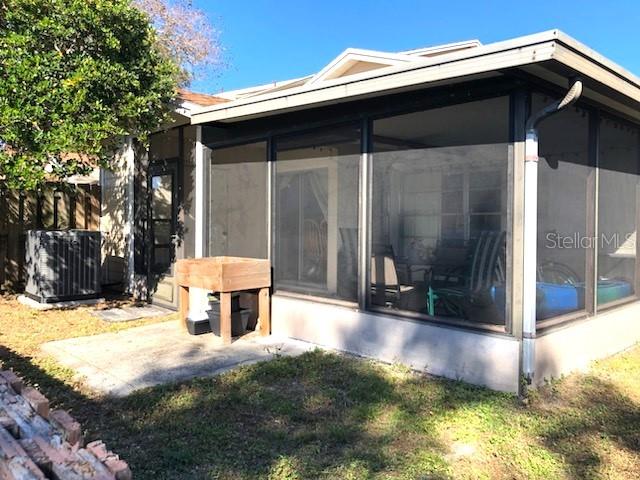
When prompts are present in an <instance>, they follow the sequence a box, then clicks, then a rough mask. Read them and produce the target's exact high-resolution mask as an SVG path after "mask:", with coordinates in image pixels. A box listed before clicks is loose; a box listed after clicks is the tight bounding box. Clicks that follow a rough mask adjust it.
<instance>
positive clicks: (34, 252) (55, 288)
mask: <svg viewBox="0 0 640 480" xmlns="http://www.w3.org/2000/svg"><path fill="white" fill-rule="evenodd" d="M25 270H26V276H27V284H26V289H25V293H26V294H27V295H28V296H30V297H32V298H35V299H36V300H38V301H39V302H58V301H63V300H78V299H86V298H95V297H97V296H98V295H99V293H100V232H89V231H85V230H69V231H44V230H29V231H28V232H27V235H26V241H25Z"/></svg>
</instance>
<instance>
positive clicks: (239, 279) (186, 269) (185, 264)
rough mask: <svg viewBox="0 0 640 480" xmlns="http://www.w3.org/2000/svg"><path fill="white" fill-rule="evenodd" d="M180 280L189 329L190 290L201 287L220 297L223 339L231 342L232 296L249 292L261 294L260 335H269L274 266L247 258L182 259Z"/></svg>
mask: <svg viewBox="0 0 640 480" xmlns="http://www.w3.org/2000/svg"><path fill="white" fill-rule="evenodd" d="M176 278H177V283H178V288H179V290H180V319H181V322H182V325H183V327H184V328H185V330H186V328H187V315H188V313H189V288H201V289H203V290H208V291H210V292H216V293H219V294H220V336H221V338H222V342H223V343H224V344H230V343H231V294H232V293H233V292H240V291H246V290H259V292H258V322H259V326H260V334H261V335H263V336H266V335H269V333H270V331H271V322H270V298H269V288H270V287H271V263H270V262H269V260H261V259H256V258H243V257H204V258H192V259H185V260H178V261H177V263H176Z"/></svg>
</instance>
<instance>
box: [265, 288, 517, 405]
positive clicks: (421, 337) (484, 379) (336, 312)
mask: <svg viewBox="0 0 640 480" xmlns="http://www.w3.org/2000/svg"><path fill="white" fill-rule="evenodd" d="M272 319H273V320H272V331H273V333H274V334H276V335H284V336H288V337H292V338H296V339H299V340H304V341H307V342H312V343H316V344H318V345H321V346H325V347H329V348H333V349H337V350H342V351H346V352H351V353H355V354H357V355H362V356H365V357H371V358H376V359H380V360H382V361H385V362H399V363H403V364H406V365H409V366H411V367H412V368H414V369H416V370H424V371H426V372H429V373H431V374H434V375H439V376H443V377H448V378H452V379H456V380H464V381H466V382H469V383H474V384H477V385H484V386H487V387H489V388H492V389H495V390H502V391H507V392H517V390H518V379H519V372H518V369H519V343H518V341H516V339H514V338H513V337H509V336H507V335H497V334H481V333H475V332H471V331H465V330H462V329H457V328H448V327H440V326H436V325H432V324H428V323H425V322H420V321H414V320H406V319H400V318H397V317H393V316H389V315H381V314H372V313H364V312H359V311H357V310H355V309H351V308H347V307H340V306H335V305H329V304H323V303H314V302H311V301H307V300H302V299H297V298H290V297H285V296H279V295H274V296H273V298H272Z"/></svg>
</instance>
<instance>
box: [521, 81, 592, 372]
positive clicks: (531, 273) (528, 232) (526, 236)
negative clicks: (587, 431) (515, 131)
mask: <svg viewBox="0 0 640 480" xmlns="http://www.w3.org/2000/svg"><path fill="white" fill-rule="evenodd" d="M581 94H582V82H581V81H579V80H577V81H576V82H574V84H573V85H572V87H571V88H570V89H569V91H568V92H567V94H566V95H565V96H564V98H563V99H562V100H558V101H557V102H554V103H552V104H550V105H548V106H546V107H545V108H543V109H542V110H540V111H539V112H537V113H536V114H534V115H532V116H531V117H530V118H529V120H528V121H527V126H526V132H527V138H526V140H525V147H524V149H525V150H524V151H525V160H524V227H523V243H524V245H523V247H524V266H523V281H522V284H523V298H522V310H523V316H522V373H523V375H524V377H525V379H526V381H527V383H529V384H531V382H532V381H533V377H534V375H535V341H536V294H537V271H538V266H537V265H538V264H537V261H538V260H537V249H538V159H539V157H538V125H539V124H540V122H542V121H543V120H545V119H547V118H549V117H550V116H551V115H554V114H556V113H558V112H560V111H561V110H563V109H565V108H566V107H568V106H569V105H571V104H573V103H575V102H576V101H577V100H578V99H579V98H580V95H581Z"/></svg>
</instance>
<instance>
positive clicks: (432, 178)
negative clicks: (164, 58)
mask: <svg viewBox="0 0 640 480" xmlns="http://www.w3.org/2000/svg"><path fill="white" fill-rule="evenodd" d="M514 42H515V43H514ZM571 42H574V41H572V40H571V39H568V37H565V36H564V35H562V34H560V33H559V32H548V33H547V34H542V35H538V36H533V37H523V38H522V39H518V40H517V41H513V42H511V43H509V42H504V44H496V45H497V46H496V45H489V46H486V47H482V46H475V47H470V48H467V49H465V50H464V51H463V53H460V52H453V53H449V54H445V55H444V56H443V57H442V59H443V60H442V61H441V62H439V61H436V60H434V59H433V57H429V59H428V60H427V61H424V62H419V63H418V64H417V66H414V68H413V69H409V68H408V67H406V66H400V67H398V66H393V65H391V66H385V67H382V70H380V72H383V71H384V72H387V74H386V75H382V74H381V73H380V72H378V70H374V71H373V72H367V71H365V72H358V73H355V74H351V75H347V76H346V77H345V78H336V77H332V78H329V79H322V78H321V79H319V80H318V79H316V80H313V79H312V80H310V81H311V83H312V85H311V86H309V85H307V84H305V83H304V82H303V83H300V82H299V83H298V84H296V85H293V86H289V87H286V86H285V87H286V88H285V87H282V86H280V88H275V90H274V91H267V92H266V93H262V94H257V95H256V94H255V93H253V94H248V95H246V96H242V97H238V98H235V99H231V100H230V101H229V102H228V103H225V104H222V105H217V106H215V107H214V108H211V109H208V110H203V111H202V112H200V113H198V114H196V115H194V117H193V120H192V123H193V124H197V125H199V126H198V136H199V138H198V142H197V145H198V146H197V148H199V149H200V153H199V154H196V165H195V168H196V188H195V191H196V203H198V199H199V200H200V201H201V202H202V203H201V210H200V217H198V215H196V223H198V221H199V222H201V225H202V230H201V233H200V235H201V236H200V240H199V241H200V242H201V247H200V251H201V254H202V255H205V256H214V255H232V256H246V257H257V258H269V259H270V260H271V264H272V268H273V285H274V287H273V303H272V305H273V306H272V309H273V311H272V319H273V320H272V321H273V327H272V328H273V333H274V334H279V335H286V336H290V337H294V338H298V339H302V340H306V341H310V342H314V343H317V344H319V345H324V346H328V347H332V348H337V349H340V350H344V351H348V352H353V353H356V354H359V355H364V356H370V357H376V358H381V359H383V360H387V361H399V362H403V363H406V364H408V365H411V366H412V367H414V368H417V369H425V370H427V371H429V372H432V373H434V374H438V375H444V376H448V377H451V378H458V379H463V380H466V381H470V382H473V383H478V384H484V385H488V386H490V387H492V388H496V389H500V390H507V391H517V390H518V389H519V388H520V384H521V380H522V379H523V378H524V379H526V380H528V381H529V382H532V383H539V382H540V381H542V380H543V379H544V378H548V377H550V376H556V375H559V374H561V373H563V372H566V371H570V370H573V369H576V368H581V367H582V366H584V365H586V363H587V362H588V361H590V360H591V359H594V358H598V357H599V356H603V355H606V354H610V353H613V352H615V351H618V350H620V349H622V348H625V347H626V346H628V345H630V344H632V343H633V342H635V341H637V340H638V339H639V338H640V328H639V327H638V326H637V324H638V322H637V321H636V320H635V316H636V315H637V314H638V313H640V306H639V305H638V303H637V299H638V298H637V292H638V291H639V285H638V282H639V281H640V275H639V267H638V263H637V261H636V259H637V247H636V241H635V239H636V231H637V226H638V223H639V222H640V215H639V213H640V212H639V209H638V208H637V206H638V192H639V188H638V186H639V177H638V176H639V174H640V136H639V134H640V130H639V129H638V124H637V123H636V122H637V120H638V118H640V110H638V103H637V102H638V99H640V91H638V90H637V85H633V88H634V89H635V90H633V91H631V87H630V86H629V87H628V90H629V91H625V92H621V90H622V89H621V86H622V85H621V84H620V90H619V91H614V90H613V89H612V87H611V85H613V83H609V84H607V83H606V82H607V81H611V82H613V80H612V79H610V78H609V77H608V76H607V75H609V74H612V73H611V72H612V71H613V70H612V68H613V67H611V66H610V65H609V64H606V65H605V64H603V63H602V59H600V58H599V57H598V59H597V60H598V62H595V60H593V58H592V57H589V56H588V55H592V54H593V52H591V51H585V52H583V53H582V54H581V55H582V57H583V61H586V60H585V58H587V59H589V58H590V59H591V60H593V62H594V64H595V63H597V64H598V65H599V67H598V68H600V69H601V70H602V72H600V71H599V70H598V71H596V69H595V67H591V66H590V68H592V69H588V68H587V67H586V66H585V65H582V64H580V63H576V64H575V65H573V66H572V67H571V68H570V67H569V66H568V60H566V59H563V60H562V62H561V61H560V60H558V58H559V57H557V53H558V52H559V51H560V50H561V47H562V48H566V49H567V51H569V50H570V51H571V53H572V55H577V54H578V53H576V52H578V50H576V49H577V47H575V46H574V45H573V43H571ZM576 44H577V42H576ZM578 45H579V44H578ZM570 46H571V48H569V47H570ZM580 48H582V47H580ZM545 52H546V53H545ZM543 53H544V54H548V55H549V56H548V57H544V56H543ZM509 55H511V56H510V57H508V58H509V59H510V61H511V63H509V62H507V60H506V58H507V56H509ZM553 55H556V56H555V57H554V56H553ZM494 56H495V58H494ZM478 58H481V59H482V62H481V63H477V62H476V61H477V59H478ZM543 59H544V61H543ZM445 60H446V61H445ZM525 60H526V61H525ZM456 62H457V65H455V67H456V68H457V69H458V70H455V72H454V70H453V69H454V65H453V64H454V63H456ZM563 62H566V63H563ZM443 65H445V66H446V68H449V69H450V70H451V71H450V72H449V73H448V75H449V76H448V77H446V78H443V77H442V75H443V73H442V69H443V68H445V67H443ZM605 67H606V68H605ZM465 68H466V69H467V70H464V69H465ZM580 69H582V70H580ZM481 70H482V71H481ZM436 71H437V72H436ZM376 72H378V74H377V75H374V74H376ZM407 72H408V73H410V74H412V76H411V77H407V78H410V79H411V81H412V82H413V83H411V84H410V83H407V82H408V80H407V79H405V80H403V81H404V82H405V83H404V84H402V83H398V84H394V83H393V82H394V81H396V79H397V78H398V77H399V76H402V75H404V74H407ZM434 72H436V73H434ZM454 73H455V75H454ZM605 73H606V74H607V75H605ZM324 74H325V75H326V74H327V73H326V72H325V73H324ZM418 74H421V75H423V76H424V77H421V78H418ZM429 75H432V76H433V75H435V76H433V79H431V80H429V79H430V78H431V77H429ZM598 75H600V76H598ZM625 75H630V74H626V73H625ZM622 76H623V75H622V74H621V73H619V74H617V77H616V78H618V80H619V81H621V78H622ZM625 78H626V80H625V81H626V82H627V83H628V84H629V85H631V84H632V83H633V82H635V81H636V79H635V77H630V76H627V77H625ZM398 81H400V80H398ZM307 82H308V81H307ZM323 82H324V83H323ZM327 82H328V83H327ZM305 85H306V86H305ZM394 85H396V86H395V87H393V86H394ZM402 85H404V87H402V88H400V86H402ZM576 85H579V87H580V88H579V89H578V91H577V92H576V88H577V87H576ZM571 86H573V87H574V88H573V89H572V92H573V94H574V98H572V99H571V100H570V101H569V102H567V104H566V105H565V104H562V103H560V102H559V100H560V99H562V98H563V97H566V96H567V91H568V89H569V87H571ZM338 87H339V89H338V90H336V92H335V96H334V97H331V96H330V94H331V89H332V88H333V89H336V88H338ZM347 87H349V88H351V89H352V90H353V92H354V93H353V94H352V95H350V94H349V90H348V89H347ZM392 87H393V88H392ZM559 103H560V104H559ZM549 105H552V107H553V108H555V110H553V113H552V114H549V115H548V118H544V120H541V121H539V122H536V123H535V125H534V126H532V124H531V120H530V119H531V118H533V117H535V114H536V112H540V111H544V109H545V108H547V107H549ZM549 111H550V110H549V108H547V113H549ZM532 134H535V135H532ZM528 164H531V165H528ZM198 192H200V193H198ZM197 232H198V231H196V235H198V233H197ZM196 242H198V239H196ZM196 250H198V249H196Z"/></svg>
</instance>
